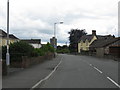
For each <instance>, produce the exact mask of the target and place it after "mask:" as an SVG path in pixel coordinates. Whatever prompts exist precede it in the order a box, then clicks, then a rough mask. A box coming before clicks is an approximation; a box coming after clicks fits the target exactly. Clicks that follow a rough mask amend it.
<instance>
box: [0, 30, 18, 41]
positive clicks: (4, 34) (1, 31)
mask: <svg viewBox="0 0 120 90" xmlns="http://www.w3.org/2000/svg"><path fill="white" fill-rule="evenodd" d="M0 37H2V38H5V37H7V33H6V32H5V31H3V30H2V29H0ZM9 38H11V39H19V38H17V37H16V36H14V35H13V34H9Z"/></svg>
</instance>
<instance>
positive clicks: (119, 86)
mask: <svg viewBox="0 0 120 90" xmlns="http://www.w3.org/2000/svg"><path fill="white" fill-rule="evenodd" d="M107 79H109V80H110V81H111V82H112V83H113V84H115V85H116V86H117V87H118V88H120V85H119V84H117V83H116V82H115V81H114V80H112V79H111V78H110V77H107Z"/></svg>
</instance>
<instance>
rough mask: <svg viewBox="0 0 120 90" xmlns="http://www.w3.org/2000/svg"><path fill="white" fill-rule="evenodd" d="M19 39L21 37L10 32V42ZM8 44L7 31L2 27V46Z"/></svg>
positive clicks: (0, 35)
mask: <svg viewBox="0 0 120 90" xmlns="http://www.w3.org/2000/svg"><path fill="white" fill-rule="evenodd" d="M17 41H19V38H17V37H16V36H14V35H13V34H9V44H10V43H14V42H17ZM6 45H7V33H6V32H5V31H3V30H2V29H0V46H6Z"/></svg>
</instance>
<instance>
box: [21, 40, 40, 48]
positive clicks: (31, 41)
mask: <svg viewBox="0 0 120 90" xmlns="http://www.w3.org/2000/svg"><path fill="white" fill-rule="evenodd" d="M21 41H24V42H27V43H29V44H30V45H32V46H33V47H34V48H41V47H42V45H41V39H22V40H21Z"/></svg>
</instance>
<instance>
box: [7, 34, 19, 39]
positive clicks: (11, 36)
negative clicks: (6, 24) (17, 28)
mask: <svg viewBox="0 0 120 90" xmlns="http://www.w3.org/2000/svg"><path fill="white" fill-rule="evenodd" d="M9 38H13V39H19V38H17V37H16V36H14V35H13V34H10V35H9Z"/></svg>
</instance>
